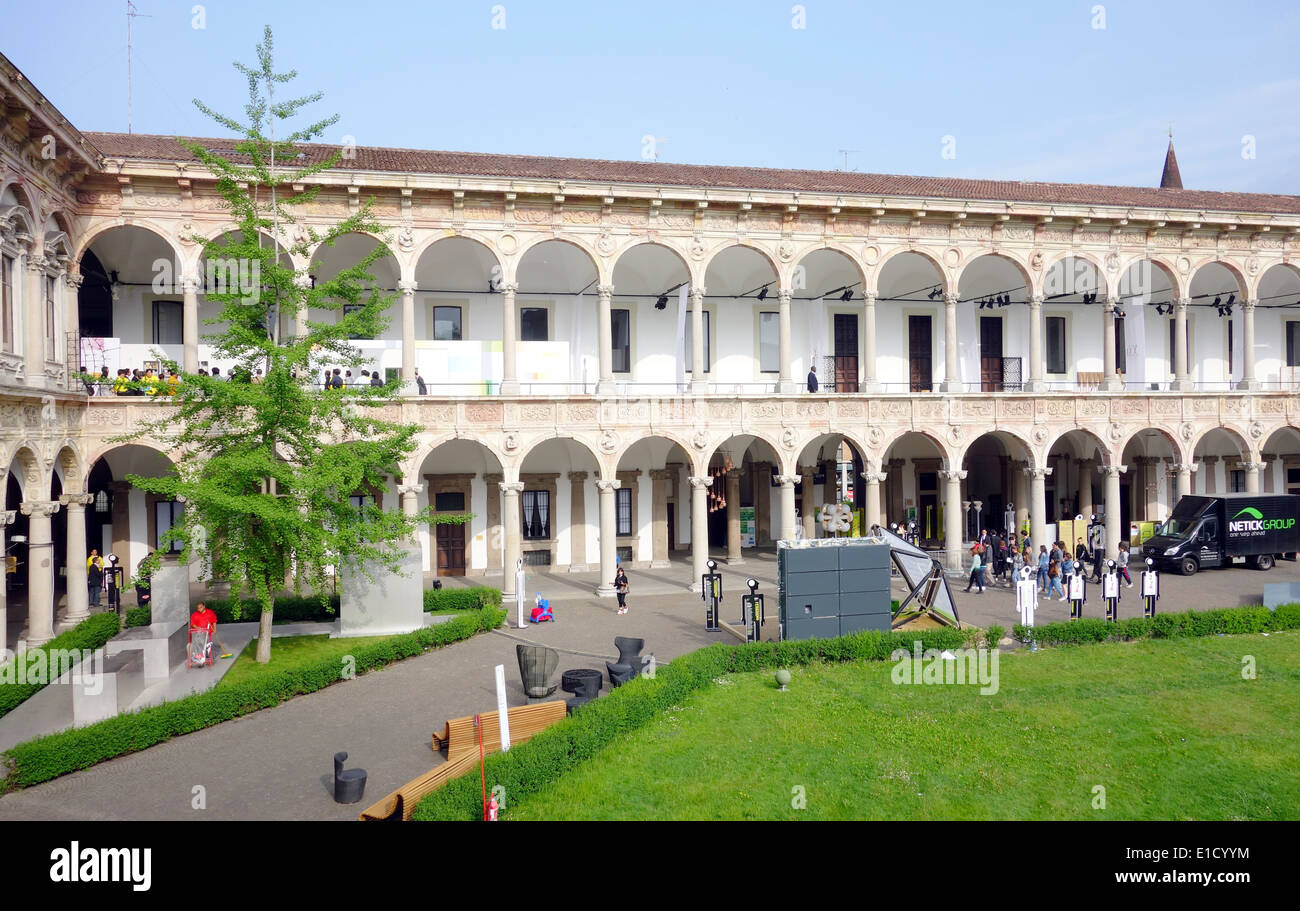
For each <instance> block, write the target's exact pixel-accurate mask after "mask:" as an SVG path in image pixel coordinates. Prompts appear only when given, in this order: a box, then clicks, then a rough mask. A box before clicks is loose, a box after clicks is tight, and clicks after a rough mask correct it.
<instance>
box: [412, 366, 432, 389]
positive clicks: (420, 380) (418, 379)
mask: <svg viewBox="0 0 1300 911" xmlns="http://www.w3.org/2000/svg"><path fill="white" fill-rule="evenodd" d="M415 388H416V389H418V390H420V395H428V394H429V388H428V387H427V386H425V385H424V377H422V376H420V370H419V368H418V367H417V368H416V370H415Z"/></svg>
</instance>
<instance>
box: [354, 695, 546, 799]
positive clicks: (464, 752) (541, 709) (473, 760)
mask: <svg viewBox="0 0 1300 911" xmlns="http://www.w3.org/2000/svg"><path fill="white" fill-rule="evenodd" d="M509 712H510V714H509V719H510V743H511V745H512V746H513V745H515V744H520V743H523V742H525V741H527V740H529V739H530V738H532V737H533V736H534V735H535V734H538V733H540V732H542V731H544V730H546V729H547V728H548V727H550V726H551V725H553V724H555V722H557V721H559V720H560V719H562V718H564V715H565V703H564V702H563V701H555V702H538V703H535V704H533V705H520V706H516V707H515V708H512V709H510V710H509ZM479 717H480V718H481V719H482V721H483V752H484V753H485V754H486V753H496V752H499V751H500V749H501V724H500V720H499V717H498V715H497V713H496V712H484V713H483V714H482V715H480V716H479ZM433 748H434V749H435V750H439V751H441V752H442V753H443V754H444V755H446V757H447V761H446V762H444V763H443V764H442V765H440V766H438V767H437V768H436V769H433V770H432V771H429V772H426V773H425V774H423V775H421V776H420V777H419V778H415V779H412V780H411V781H408V782H407V783H406V784H404V785H402V786H401V787H400V788H398V789H397V790H396V791H393V792H392V793H391V794H389V795H387V796H386V797H384V798H383V799H382V800H380V801H378V802H376V803H375V804H373V805H372V806H370V807H368V808H366V809H365V810H363V811H362V812H361V815H360V817H359V818H360V819H361V820H362V821H373V820H379V819H402V820H408V819H410V818H411V815H412V814H413V813H414V812H415V808H416V806H418V805H419V803H420V800H421V799H422V798H424V796H425V795H426V794H429V793H430V792H432V791H436V790H437V789H438V788H440V787H442V786H443V785H444V784H446V783H447V782H448V781H451V780H452V779H453V778H459V777H460V776H461V775H464V774H465V773H466V772H469V771H471V770H472V769H473V768H474V766H476V765H478V755H479V754H478V730H477V729H476V728H475V727H474V716H473V715H467V716H466V717H464V718H453V719H451V720H450V721H448V722H447V723H446V724H445V725H443V728H442V730H441V731H437V732H435V733H434V735H433Z"/></svg>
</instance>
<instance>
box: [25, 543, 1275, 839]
mask: <svg viewBox="0 0 1300 911" xmlns="http://www.w3.org/2000/svg"><path fill="white" fill-rule="evenodd" d="M719 563H720V564H723V565H722V567H721V568H722V572H723V574H724V584H725V591H726V596H725V600H724V603H723V612H722V617H723V619H724V620H728V621H735V620H737V619H738V617H739V613H740V606H739V595H740V594H741V593H742V592H743V591H744V580H745V579H746V578H748V577H749V576H753V577H754V578H757V579H759V580H760V582H762V583H763V585H762V588H761V589H760V590H761V591H764V592H766V593H767V594H768V595H769V596H770V597H772V598H773V602H774V601H775V593H776V585H775V579H776V559H775V554H774V553H773V552H768V553H760V554H758V555H756V556H754V557H752V558H750V559H747V560H746V562H745V564H744V565H743V566H737V567H732V568H728V567H727V566H726V565H725V563H724V561H723V560H722V559H721V558H719ZM689 574H690V564H689V562H681V563H677V564H675V565H674V567H673V568H672V569H670V570H659V571H655V572H653V573H651V572H650V571H642V570H633V571H631V572H629V576H630V579H631V585H632V594H631V596H630V597H629V604H630V605H631V611H630V612H629V613H628V614H626V615H622V616H620V615H619V614H617V613H616V605H615V602H614V601H613V599H608V600H606V599H599V598H596V597H595V596H593V595H592V594H591V593H590V592H591V590H592V589H593V588H594V585H595V583H596V581H597V577H596V574H594V573H586V574H566V575H562V576H561V575H556V576H548V575H537V576H530V578H529V585H528V597H529V600H531V598H532V596H533V594H534V593H535V592H536V591H541V592H542V593H543V594H545V595H546V596H547V597H549V598H550V599H551V600H552V601H553V603H554V606H555V609H556V610H555V613H556V618H557V619H556V622H555V623H554V624H545V625H540V626H537V625H532V624H530V625H529V626H528V628H527V629H524V630H518V629H515V628H513V626H514V624H515V617H514V616H513V613H512V616H511V617H510V621H509V622H510V627H508V628H502V629H500V630H497V631H494V632H491V633H486V634H483V635H480V636H476V637H475V638H473V639H471V640H469V641H467V642H462V643H458V644H456V645H453V646H450V647H448V648H445V649H441V650H438V651H434V652H431V653H429V654H427V655H423V656H421V657H418V658H412V659H409V660H407V661H403V662H400V663H398V664H395V665H392V666H390V667H388V668H386V669H384V670H381V671H378V672H374V673H370V674H366V675H364V676H361V677H359V678H357V679H355V680H352V681H349V682H346V683H340V684H337V685H334V686H331V687H329V688H327V689H325V690H322V691H320V692H317V693H312V694H310V695H307V696H301V697H298V698H296V699H293V700H290V701H289V702H287V703H285V704H283V705H281V706H277V707H276V708H272V709H266V710H264V711H261V712H256V713H254V714H251V715H247V716H245V717H243V718H240V719H236V720H234V721H229V722H226V723H224V724H221V725H218V726H216V727H213V728H209V729H207V730H203V731H199V732H197V733H194V734H189V735H187V736H184V737H178V738H176V739H174V740H172V741H169V742H167V743H163V744H160V745H158V746H156V747H153V748H151V749H149V750H146V751H144V752H142V753H137V754H134V755H130V756H125V757H122V758H120V759H116V760H114V761H112V762H108V763H103V764H101V765H99V766H96V767H94V768H90V769H86V770H84V771H81V772H77V773H75V774H72V775H67V776H64V777H62V778H59V779H56V780H55V781H51V782H47V783H46V784H43V785H38V786H36V787H32V788H28V789H25V790H23V791H19V792H16V793H13V794H9V795H6V796H5V797H3V798H0V819H26V820H32V819H355V818H356V815H357V813H358V811H359V810H360V809H361V808H362V807H364V806H367V805H369V804H370V803H371V802H373V801H375V800H378V799H379V798H380V797H382V796H383V795H384V794H386V793H388V792H389V791H390V790H392V789H394V788H396V787H398V786H399V785H401V784H403V783H404V782H406V781H408V780H410V779H412V778H414V777H416V776H417V775H420V774H422V773H424V772H426V771H428V770H429V769H430V768H432V767H433V766H434V765H437V764H438V763H439V762H441V757H440V755H439V754H437V753H435V752H434V751H433V749H432V746H431V743H430V734H431V733H432V732H433V730H434V729H435V728H437V727H440V726H441V725H442V723H443V722H444V721H445V720H446V719H447V718H452V717H458V716H462V715H468V714H472V713H474V712H476V711H491V710H493V709H495V694H494V689H493V667H494V666H495V665H497V664H504V665H505V667H506V680H507V684H508V686H509V689H510V696H509V698H510V704H511V705H521V704H523V703H524V702H526V699H525V697H524V694H523V691H522V689H521V688H520V685H519V672H518V667H517V664H516V660H515V645H516V644H517V643H518V642H521V641H524V642H535V643H539V644H543V645H548V646H552V647H554V648H557V649H560V650H561V658H560V665H559V668H560V670H564V669H566V668H570V667H592V668H598V669H600V670H602V671H603V670H604V659H605V657H611V658H612V657H614V654H615V650H614V647H613V639H614V636H616V635H631V636H640V637H643V638H645V640H646V651H647V652H653V653H654V654H655V656H656V658H658V659H660V660H671V659H672V658H674V657H676V656H678V655H682V654H684V653H687V652H690V651H693V650H694V649H696V648H699V647H701V646H705V645H708V644H711V643H713V642H734V641H736V640H735V639H734V637H732V636H731V635H730V634H728V633H726V632H722V633H707V632H705V630H704V613H703V604H702V603H701V601H700V599H699V596H698V595H696V594H692V593H690V592H688V591H686V590H685V588H684V586H685V584H686V582H687V580H688V577H689ZM484 581H486V582H488V583H489V584H491V583H495V582H498V581H499V580H498V579H492V578H489V579H486V580H482V579H477V580H476V579H469V580H464V582H465V583H469V584H474V583H479V582H484ZM953 581H954V590H955V595H956V598H957V604H958V608H959V610H960V611H961V615H962V619H963V620H964V621H966V622H967V623H971V624H974V625H978V626H984V625H987V624H989V623H993V622H996V623H1000V624H1002V625H1003V626H1006V627H1008V628H1009V627H1010V626H1011V624H1012V623H1013V622H1015V619H1016V614H1015V606H1014V597H1013V595H1012V594H1011V592H1010V591H1008V590H1006V589H998V588H995V587H990V588H989V589H988V591H987V592H986V593H985V594H983V595H976V594H965V593H963V592H962V591H961V589H962V588H964V586H965V579H962V580H960V582H959V583H958V582H957V580H953ZM1282 581H1300V564H1296V563H1287V562H1283V563H1280V564H1279V565H1278V566H1277V568H1275V569H1274V570H1272V571H1271V572H1267V573H1261V572H1256V571H1252V570H1248V569H1231V570H1210V571H1205V572H1202V573H1199V574H1197V575H1196V576H1193V577H1190V578H1183V577H1179V576H1166V577H1165V578H1164V579H1163V589H1164V597H1163V598H1162V600H1161V603H1160V609H1161V610H1163V611H1174V610H1185V609H1187V608H1192V607H1194V608H1199V609H1205V608H1211V607H1223V606H1232V605H1237V604H1246V603H1259V601H1260V600H1261V597H1262V594H1263V586H1264V584H1265V582H1282ZM450 584H461V580H453V581H451V582H450ZM895 590H896V592H897V591H900V590H901V585H900V584H898V583H897V582H896V584H895ZM1093 591H1094V592H1096V589H1093ZM1135 592H1136V589H1132V590H1125V591H1124V595H1125V597H1124V599H1123V601H1122V602H1121V607H1120V615H1121V616H1123V617H1128V616H1136V615H1139V614H1140V613H1141V606H1140V601H1139V599H1137V598H1136V597H1134V596H1133V595H1134V593H1135ZM1040 604H1041V607H1040V612H1039V620H1040V622H1046V621H1049V620H1058V619H1064V618H1065V617H1067V616H1068V611H1067V609H1066V608H1067V605H1065V604H1061V603H1059V602H1055V601H1054V602H1051V603H1050V604H1049V603H1048V602H1046V601H1043V602H1040ZM1085 613H1086V615H1087V616H1100V615H1101V613H1102V608H1101V604H1100V602H1099V601H1096V602H1093V601H1090V602H1089V605H1088V607H1087V608H1086V611H1085ZM769 617H770V618H771V620H770V621H769V623H768V628H767V630H766V631H765V634H766V636H768V637H772V636H774V635H775V617H776V610H775V604H774V603H773V604H772V605H771V606H770V607H769ZM556 679H557V680H558V674H557V676H556ZM557 695H562V694H559V693H557ZM338 750H346V751H348V753H349V754H350V759H349V765H350V766H356V767H360V768H365V769H367V770H368V771H369V773H370V779H369V783H368V785H367V788H366V798H365V800H364V801H363V803H362V804H361V805H357V806H340V805H337V804H335V803H334V802H333V800H332V797H331V781H330V778H331V770H332V766H331V760H332V757H333V754H334V753H335V752H336V751H338ZM196 786H202V787H203V788H204V790H205V797H206V805H207V806H206V809H203V810H195V809H192V806H191V803H192V801H193V799H194V796H193V795H194V790H193V789H194V788H195V787H196Z"/></svg>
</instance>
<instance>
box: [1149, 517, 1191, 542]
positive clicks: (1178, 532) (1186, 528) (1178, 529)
mask: <svg viewBox="0 0 1300 911" xmlns="http://www.w3.org/2000/svg"><path fill="white" fill-rule="evenodd" d="M1199 521H1200V519H1199V518H1196V519H1179V518H1172V519H1169V520H1168V521H1166V522H1165V523H1164V524H1163V525H1161V526H1160V527H1159V528H1157V529H1156V534H1158V535H1164V536H1165V537H1168V538H1186V537H1188V536H1189V535H1191V533H1192V530H1193V529H1195V528H1196V524H1197V522H1199Z"/></svg>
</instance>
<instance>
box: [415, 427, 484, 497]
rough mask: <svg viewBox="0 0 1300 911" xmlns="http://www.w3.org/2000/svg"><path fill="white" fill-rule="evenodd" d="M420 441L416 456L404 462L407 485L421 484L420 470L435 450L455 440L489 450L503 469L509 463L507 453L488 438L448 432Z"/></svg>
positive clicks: (424, 437) (423, 437)
mask: <svg viewBox="0 0 1300 911" xmlns="http://www.w3.org/2000/svg"><path fill="white" fill-rule="evenodd" d="M420 440H421V443H420V445H419V447H418V448H417V449H416V451H415V454H414V455H413V456H411V457H410V458H409V459H407V460H406V461H405V462H403V463H402V465H401V476H402V478H403V479H407V483H412V484H415V483H419V481H418V478H419V472H420V469H421V468H423V467H424V463H425V462H426V461H428V458H429V456H431V455H432V454H433V452H434V450H435V449H437V448H438V447H439V446H442V445H443V444H444V443H451V442H453V441H455V440H464V441H465V442H467V443H476V444H477V445H479V446H482V447H483V448H484V449H485V450H487V452H488V453H489V454H490V455H492V456H493V457H494V458H495V459H496V460H497V464H499V465H500V466H501V467H502V468H504V467H505V466H506V464H507V462H508V461H509V459H508V458H507V457H506V455H505V453H503V452H502V451H501V450H500V449H498V448H497V447H496V446H495V445H493V444H492V443H490V442H488V441H487V439H486V438H480V437H477V436H476V437H468V436H463V435H462V434H460V433H459V432H456V431H448V432H446V433H440V434H436V435H434V436H423V435H422V436H421V437H420ZM411 479H414V480H411Z"/></svg>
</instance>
